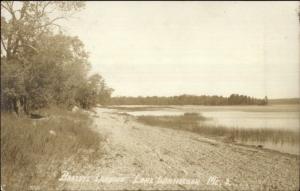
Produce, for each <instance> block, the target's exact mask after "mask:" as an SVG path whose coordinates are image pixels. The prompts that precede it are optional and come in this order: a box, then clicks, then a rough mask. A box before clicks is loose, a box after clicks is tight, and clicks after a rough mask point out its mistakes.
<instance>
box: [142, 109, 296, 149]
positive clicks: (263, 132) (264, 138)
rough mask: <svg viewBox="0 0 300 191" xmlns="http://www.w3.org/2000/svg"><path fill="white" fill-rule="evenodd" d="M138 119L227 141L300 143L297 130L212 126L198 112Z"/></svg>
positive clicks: (149, 123)
mask: <svg viewBox="0 0 300 191" xmlns="http://www.w3.org/2000/svg"><path fill="white" fill-rule="evenodd" d="M137 120H138V121H139V122H141V123H144V124H147V125H151V126H160V127H166V128H173V129H178V130H186V131H191V132H195V133H198V134H202V135H207V136H213V137H222V138H223V139H224V140H225V141H226V142H258V143H264V142H272V143H275V144H284V143H290V144H298V143H299V133H297V132H293V131H288V130H281V129H269V128H261V129H257V128H228V127H223V126H212V125H208V124H205V123H204V121H205V120H207V119H206V118H205V117H203V116H201V115H199V114H198V113H185V114H184V115H181V116H139V117H137Z"/></svg>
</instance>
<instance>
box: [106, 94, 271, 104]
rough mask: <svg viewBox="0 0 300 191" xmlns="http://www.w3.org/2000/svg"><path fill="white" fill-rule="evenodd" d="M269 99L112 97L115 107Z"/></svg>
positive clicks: (257, 101)
mask: <svg viewBox="0 0 300 191" xmlns="http://www.w3.org/2000/svg"><path fill="white" fill-rule="evenodd" d="M267 103H268V99H267V97H265V98H264V99H257V98H253V97H249V96H245V95H238V94H232V95H230V96H229V97H223V96H206V95H202V96H195V95H180V96H172V97H158V96H152V97H112V98H111V104H113V105H266V104H267Z"/></svg>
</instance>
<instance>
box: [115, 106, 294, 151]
mask: <svg viewBox="0 0 300 191" xmlns="http://www.w3.org/2000/svg"><path fill="white" fill-rule="evenodd" d="M120 112H121V111H120ZM122 112H124V111H122ZM125 112H126V113H127V114H129V115H133V116H172V115H173V116H174V115H183V114H184V113H185V112H196V113H199V114H201V115H202V116H204V117H206V118H207V120H206V121H205V123H207V124H209V125H212V126H223V127H229V128H232V127H234V128H273V129H285V130H289V131H294V132H295V133H299V129H300V111H299V110H298V109H297V107H293V108H292V109H291V106H284V107H283V106H280V107H279V106H274V107H273V106H268V107H251V106H250V107H247V106H245V107H241V106H237V107H228V106H227V107H226V106H223V107H222V106H221V107H210V106H192V107H185V106H182V107H181V106H177V107H174V108H171V109H170V108H164V107H162V108H156V109H154V110H153V109H150V110H149V109H147V108H145V110H139V111H132V110H128V111H126V110H125ZM246 144H249V145H258V144H260V145H263V147H264V148H269V149H272V150H277V151H281V152H285V153H291V154H298V155H299V144H288V143H286V144H285V143H279V144H274V143H271V142H264V143H258V142H247V143H246Z"/></svg>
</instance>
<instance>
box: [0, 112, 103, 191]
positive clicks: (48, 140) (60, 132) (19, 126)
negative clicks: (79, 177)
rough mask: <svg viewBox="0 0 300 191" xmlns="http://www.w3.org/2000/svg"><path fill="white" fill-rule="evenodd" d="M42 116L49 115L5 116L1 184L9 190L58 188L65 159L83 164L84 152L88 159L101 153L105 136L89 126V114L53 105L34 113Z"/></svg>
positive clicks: (2, 126)
mask: <svg viewBox="0 0 300 191" xmlns="http://www.w3.org/2000/svg"><path fill="white" fill-rule="evenodd" d="M40 115H42V116H45V117H43V118H39V119H31V118H28V117H18V116H16V115H13V114H12V113H2V115H1V184H2V185H5V188H6V190H31V189H34V188H32V187H34V186H36V185H38V186H39V188H40V189H43V186H45V188H46V189H47V190H49V189H54V188H55V186H56V185H57V183H58V182H57V181H58V178H59V176H60V173H61V170H62V169H61V167H62V164H63V160H65V159H70V158H72V160H74V162H75V163H77V164H80V162H81V158H80V157H81V156H82V154H83V153H84V152H88V153H89V154H88V155H87V154H85V156H88V157H89V158H88V159H93V158H95V157H99V156H100V154H101V150H99V148H100V144H101V140H102V138H101V137H100V136H99V134H98V133H94V132H93V130H92V129H91V128H89V126H91V119H90V118H89V117H88V115H87V114H86V113H84V112H76V113H72V112H68V111H66V110H62V109H58V108H52V109H44V110H42V111H40V112H39V114H35V115H34V116H40ZM84 165H86V164H84Z"/></svg>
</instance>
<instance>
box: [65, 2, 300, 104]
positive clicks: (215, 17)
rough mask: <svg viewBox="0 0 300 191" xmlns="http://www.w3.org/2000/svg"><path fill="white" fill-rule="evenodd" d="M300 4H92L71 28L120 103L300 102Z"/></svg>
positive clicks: (68, 29) (72, 21)
mask: <svg viewBox="0 0 300 191" xmlns="http://www.w3.org/2000/svg"><path fill="white" fill-rule="evenodd" d="M298 7H299V4H298V2H296V1H295V2H192V1H190V2H183V1H181V2H180V1H176V2H158V1H155V2H154V1H152V2H137V1H131V2H119V1H116V2H107V1H106V2H86V7H85V9H84V10H82V11H81V12H79V13H77V14H75V15H74V16H73V17H72V18H71V19H69V20H68V21H67V22H65V24H64V28H65V31H66V33H67V34H70V35H73V36H78V37H79V38H80V39H81V40H82V41H83V42H84V44H85V46H86V49H87V51H88V52H89V55H90V62H91V65H92V71H91V72H92V73H99V74H101V75H102V76H103V77H104V78H105V80H106V82H107V85H108V86H110V87H112V88H113V89H114V90H115V91H114V93H113V96H173V95H180V94H193V95H204V94H206V95H222V96H229V95H230V94H232V93H238V94H245V95H249V96H254V97H264V96H268V97H269V98H291V97H299V94H300V90H299V73H300V71H299V68H300V67H299V60H300V58H299V48H300V47H299V34H300V33H299V22H298V17H297V12H298Z"/></svg>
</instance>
